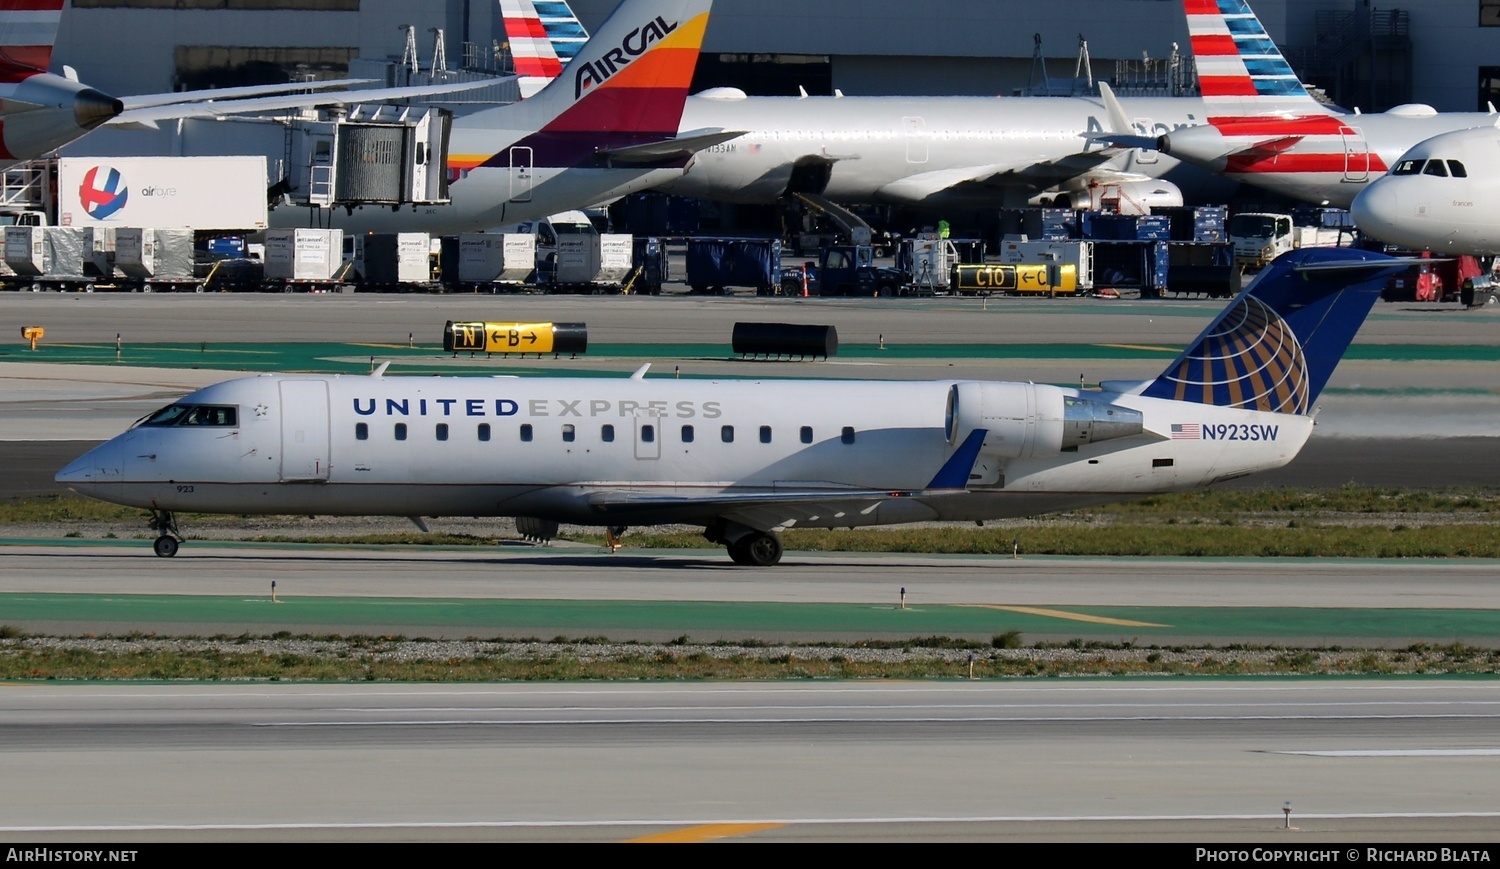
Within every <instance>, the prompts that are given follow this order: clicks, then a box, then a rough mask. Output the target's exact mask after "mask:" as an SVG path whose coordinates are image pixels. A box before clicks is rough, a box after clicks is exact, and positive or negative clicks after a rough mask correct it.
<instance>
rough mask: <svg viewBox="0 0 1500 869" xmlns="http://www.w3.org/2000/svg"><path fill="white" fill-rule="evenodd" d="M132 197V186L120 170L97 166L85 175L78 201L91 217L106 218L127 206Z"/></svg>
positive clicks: (96, 218) (79, 189) (79, 190)
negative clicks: (126, 183)
mask: <svg viewBox="0 0 1500 869" xmlns="http://www.w3.org/2000/svg"><path fill="white" fill-rule="evenodd" d="M129 198H130V188H128V187H126V186H125V181H124V179H123V178H122V177H121V175H120V170H118V169H111V168H110V167H108V166H95V167H93V168H92V169H90V170H89V171H88V172H87V173H85V174H84V176H83V184H82V185H80V186H79V188H78V201H79V203H80V204H81V205H82V206H83V210H84V212H85V213H86V214H88V216H89V217H92V218H94V219H95V220H104V219H105V218H107V217H109V216H110V215H112V214H114V213H115V212H117V211H119V210H120V209H122V208H124V207H125V202H126V201H127V200H128V199H129Z"/></svg>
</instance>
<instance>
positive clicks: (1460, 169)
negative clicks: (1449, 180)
mask: <svg viewBox="0 0 1500 869" xmlns="http://www.w3.org/2000/svg"><path fill="white" fill-rule="evenodd" d="M1448 174H1449V175H1452V176H1453V177H1454V178H1467V177H1469V170H1467V169H1465V168H1464V164H1462V163H1460V162H1458V161H1457V160H1449V161H1448Z"/></svg>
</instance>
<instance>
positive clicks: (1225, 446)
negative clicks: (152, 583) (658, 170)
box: [58, 375, 1312, 543]
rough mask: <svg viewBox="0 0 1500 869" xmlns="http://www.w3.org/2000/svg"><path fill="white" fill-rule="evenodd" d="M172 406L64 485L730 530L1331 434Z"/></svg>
mask: <svg viewBox="0 0 1500 869" xmlns="http://www.w3.org/2000/svg"><path fill="white" fill-rule="evenodd" d="M174 407H175V408H178V409H179V410H176V411H171V410H169V411H168V412H166V414H165V415H163V414H158V415H157V417H155V418H153V419H150V420H148V421H146V422H145V423H144V424H142V425H139V426H137V427H135V428H134V429H131V430H130V431H129V432H127V433H125V434H123V435H121V436H120V437H118V438H116V439H114V440H113V441H110V442H109V443H108V444H105V445H103V446H101V447H99V448H97V449H95V450H94V451H93V452H91V453H89V454H88V455H86V456H84V457H83V458H81V459H80V460H79V461H77V462H75V463H74V464H72V465H71V466H69V467H68V468H66V469H64V470H63V471H62V472H61V473H60V474H59V475H58V480H59V481H61V482H63V483H65V484H66V485H68V486H70V487H71V488H73V489H75V490H77V491H79V492H81V493H83V494H87V495H90V496H93V497H98V498H103V499H105V500H109V501H114V502H118V503H124V504H130V505H133V506H138V507H143V508H150V509H153V510H158V511H164V512H169V513H170V512H244V513H291V514H309V515H313V514H328V515H370V514H387V515H402V516H453V515H461V516H516V517H535V518H538V519H543V520H552V521H557V522H567V523H575V524H585V525H620V526H626V525H639V524H657V523H666V522H673V523H678V522H681V523H694V524H699V525H701V526H704V527H708V528H711V529H712V528H714V527H715V526H718V527H719V529H720V530H719V531H717V532H716V533H717V534H718V536H719V537H721V538H722V539H724V540H725V541H727V542H731V543H733V542H734V541H735V540H736V539H738V538H739V537H743V536H746V535H750V534H758V533H761V532H771V531H778V530H781V529H783V528H789V527H793V526H796V527H815V528H833V527H852V526H863V525H875V524H889V523H898V522H917V521H928V520H981V519H996V518H1002V517H1012V516H1025V515H1031V514H1035V513H1042V512H1047V511H1050V510H1058V509H1064V508H1070V507H1077V506H1084V505H1089V504H1096V503H1101V502H1108V501H1113V500H1119V499H1122V498H1127V497H1130V496H1134V495H1140V494H1147V493H1153V492H1165V491H1172V490H1177V489H1188V488H1195V487H1199V486H1203V485H1206V484H1207V483H1210V482H1212V481H1214V480H1216V479H1220V478H1224V477H1234V476H1240V475H1243V474H1248V473H1252V472H1254V471H1259V470H1264V469H1268V468H1275V467H1279V466H1281V465H1284V464H1285V463H1286V462H1288V461H1290V460H1291V459H1292V457H1294V456H1295V455H1296V454H1297V451H1298V450H1299V449H1300V448H1301V446H1302V444H1303V443H1304V441H1306V439H1307V437H1308V435H1309V433H1310V432H1311V431H1312V423H1311V420H1310V419H1308V418H1307V417H1305V416H1288V415H1286V414H1279V413H1262V412H1256V411H1248V410H1237V409H1230V408H1222V407H1215V406H1210V405H1199V404H1185V403H1183V402H1177V401H1165V400H1161V399H1153V398H1145V397H1142V396H1139V395H1120V394H1114V393H1101V392H1090V391H1080V390H1077V389H1064V388H1059V387H1054V386H1047V385H1035V384H1019V383H1016V384H995V383H967V382H920V383H910V382H866V383H849V382H844V381H839V382H833V381H827V382H825V381H764V382H755V381H724V382H716V381H682V380H676V379H661V380H648V379H639V380H637V379H627V378H624V377H621V378H618V379H575V378H555V379H554V378H548V379H509V378H470V377H437V378H434V377H372V376H291V375H278V376H271V375H262V376H259V377H249V378H244V379H240V380H233V381H229V382H226V383H222V384H219V385H216V386H212V387H209V388H206V389H202V390H199V391H197V392H195V393H193V394H191V395H189V396H186V397H185V398H183V399H182V400H181V401H179V402H178V403H177V404H176V405H174ZM184 408H185V409H184ZM1174 424H1177V425H1179V426H1181V425H1188V426H1191V427H1192V429H1191V430H1192V431H1193V432H1194V433H1195V435H1197V436H1196V437H1195V439H1192V440H1184V439H1174V438H1173V435H1172V427H1173V425H1174ZM976 430H978V431H982V432H985V434H982V435H980V436H979V439H977V440H969V439H970V438H971V437H972V433H973V432H974V431H976ZM955 456H957V458H955ZM945 468H946V470H947V474H946V477H945V474H944V472H945Z"/></svg>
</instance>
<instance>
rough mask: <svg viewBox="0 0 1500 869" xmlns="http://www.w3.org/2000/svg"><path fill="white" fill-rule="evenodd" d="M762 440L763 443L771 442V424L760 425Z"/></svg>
mask: <svg viewBox="0 0 1500 869" xmlns="http://www.w3.org/2000/svg"><path fill="white" fill-rule="evenodd" d="M760 442H761V443H763V444H768V443H770V442H771V427H770V426H768V425H763V426H761V427H760Z"/></svg>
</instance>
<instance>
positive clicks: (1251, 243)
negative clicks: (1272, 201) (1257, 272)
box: [1228, 212, 1353, 269]
mask: <svg viewBox="0 0 1500 869" xmlns="http://www.w3.org/2000/svg"><path fill="white" fill-rule="evenodd" d="M1228 231H1229V243H1230V244H1232V245H1234V263H1235V265H1239V266H1244V267H1245V268H1248V269H1261V268H1265V267H1266V266H1267V265H1269V264H1270V262H1271V260H1273V259H1276V258H1277V257H1279V256H1281V255H1282V254H1284V253H1286V252H1287V251H1291V250H1298V249H1300V248H1304V247H1339V246H1341V245H1345V244H1348V243H1349V242H1350V241H1352V239H1353V236H1352V234H1351V233H1350V231H1349V230H1348V229H1346V228H1341V227H1337V226H1297V225H1296V224H1295V223H1294V222H1293V220H1292V216H1291V215H1290V214H1270V213H1263V212H1245V213H1243V214H1236V215H1234V216H1233V217H1231V218H1229V226H1228Z"/></svg>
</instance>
